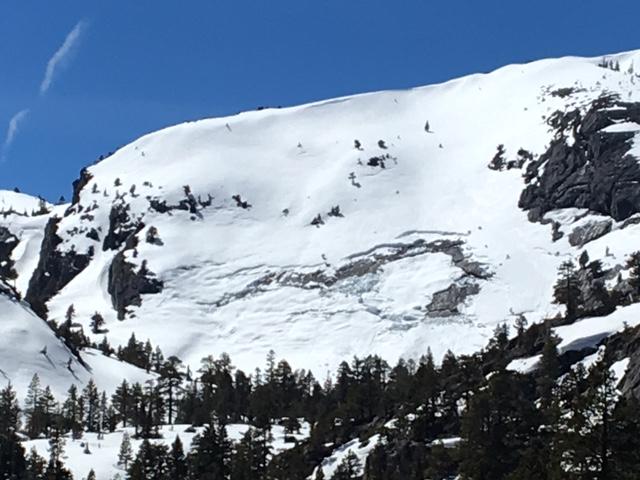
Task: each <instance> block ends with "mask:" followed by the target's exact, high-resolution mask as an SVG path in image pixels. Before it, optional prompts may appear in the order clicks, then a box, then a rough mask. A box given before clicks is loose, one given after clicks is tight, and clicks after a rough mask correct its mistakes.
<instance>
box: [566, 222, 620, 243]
mask: <svg viewBox="0 0 640 480" xmlns="http://www.w3.org/2000/svg"><path fill="white" fill-rule="evenodd" d="M612 226H613V222H612V221H611V220H608V219H607V220H593V221H589V222H586V223H584V224H582V225H580V226H578V227H576V228H574V229H573V231H572V232H571V233H570V234H569V243H570V244H571V245H572V246H574V247H582V246H584V245H586V244H587V243H589V242H591V241H593V240H595V239H597V238H600V237H602V236H603V235H606V234H607V233H609V232H610V231H611V228H612Z"/></svg>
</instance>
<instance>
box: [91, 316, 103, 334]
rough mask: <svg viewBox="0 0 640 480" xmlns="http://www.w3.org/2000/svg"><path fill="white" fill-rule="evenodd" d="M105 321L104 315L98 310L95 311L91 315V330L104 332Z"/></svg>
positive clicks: (95, 332) (96, 332)
mask: <svg viewBox="0 0 640 480" xmlns="http://www.w3.org/2000/svg"><path fill="white" fill-rule="evenodd" d="M104 324H105V321H104V317H103V316H102V315H100V314H99V313H98V312H95V313H94V314H93V315H92V316H91V331H92V332H93V333H94V334H98V333H101V332H102V327H103V326H104Z"/></svg>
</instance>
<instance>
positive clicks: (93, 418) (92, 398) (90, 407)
mask: <svg viewBox="0 0 640 480" xmlns="http://www.w3.org/2000/svg"><path fill="white" fill-rule="evenodd" d="M82 396H83V398H84V402H85V412H84V425H85V428H86V429H87V431H88V432H96V431H98V425H99V423H100V418H99V417H100V394H99V393H98V387H96V384H95V382H94V381H93V378H91V379H89V381H88V382H87V385H86V386H85V387H84V389H83V390H82Z"/></svg>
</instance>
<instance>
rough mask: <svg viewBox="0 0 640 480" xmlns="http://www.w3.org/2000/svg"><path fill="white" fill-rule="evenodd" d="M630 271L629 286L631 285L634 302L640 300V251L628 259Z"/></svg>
mask: <svg viewBox="0 0 640 480" xmlns="http://www.w3.org/2000/svg"><path fill="white" fill-rule="evenodd" d="M627 268H628V269H629V285H631V292H632V293H631V295H632V300H633V301H634V302H635V301H638V299H640V251H638V252H634V253H632V254H631V256H630V257H629V258H628V259H627Z"/></svg>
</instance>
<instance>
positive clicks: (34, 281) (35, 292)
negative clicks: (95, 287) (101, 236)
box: [25, 217, 93, 318]
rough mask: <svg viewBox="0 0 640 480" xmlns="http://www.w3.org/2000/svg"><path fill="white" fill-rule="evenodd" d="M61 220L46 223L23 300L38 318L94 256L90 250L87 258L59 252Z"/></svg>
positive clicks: (76, 254)
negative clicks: (36, 264)
mask: <svg viewBox="0 0 640 480" xmlns="http://www.w3.org/2000/svg"><path fill="white" fill-rule="evenodd" d="M59 223H60V219H59V218H56V217H53V218H51V219H49V221H48V222H47V226H46V227H45V231H44V238H43V240H42V246H41V247H40V257H39V261H38V266H37V267H36V269H35V271H34V272H33V276H32V277H31V280H29V287H28V289H27V294H26V296H25V300H26V301H27V302H28V303H29V304H30V305H31V308H32V309H33V311H34V312H36V313H37V314H38V315H39V316H40V317H42V318H46V316H47V306H46V303H47V301H49V300H50V299H51V298H52V297H53V296H54V295H55V294H56V293H58V292H59V291H60V290H61V289H62V288H63V287H64V286H65V285H67V284H68V283H69V282H70V281H71V280H73V279H74V278H75V277H76V275H78V274H79V273H80V272H82V270H84V269H85V268H86V267H87V265H89V262H90V260H91V257H92V256H93V252H92V250H91V249H90V250H89V251H88V252H87V253H86V254H81V253H76V252H74V251H73V250H71V251H67V252H61V251H59V250H58V248H57V247H58V245H60V243H62V239H61V238H60V237H59V236H58V234H57V231H58V224H59Z"/></svg>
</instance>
